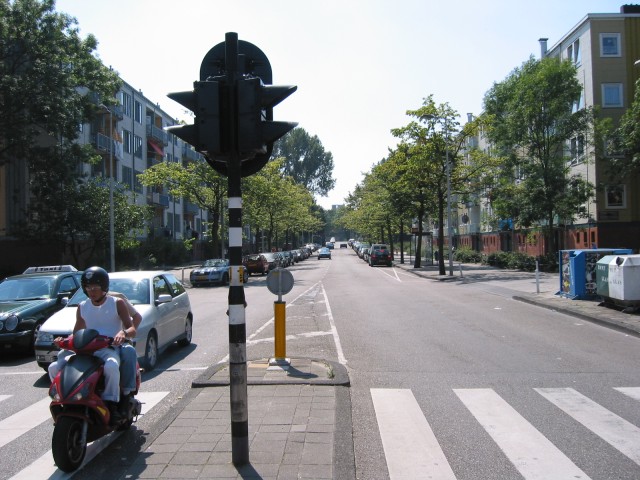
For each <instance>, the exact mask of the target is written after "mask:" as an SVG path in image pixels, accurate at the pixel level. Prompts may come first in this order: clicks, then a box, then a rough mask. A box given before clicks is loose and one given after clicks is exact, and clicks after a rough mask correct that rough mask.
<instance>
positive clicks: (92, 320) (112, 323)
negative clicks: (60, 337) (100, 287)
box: [79, 295, 122, 337]
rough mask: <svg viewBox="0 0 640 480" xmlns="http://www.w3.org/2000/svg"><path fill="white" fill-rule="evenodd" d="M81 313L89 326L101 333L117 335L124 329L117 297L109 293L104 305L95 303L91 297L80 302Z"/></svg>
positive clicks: (109, 335) (111, 335) (110, 335)
mask: <svg viewBox="0 0 640 480" xmlns="http://www.w3.org/2000/svg"><path fill="white" fill-rule="evenodd" d="M79 308H80V315H81V316H82V318H83V319H84V323H85V324H86V326H87V328H93V329H95V330H97V331H98V333H100V334H101V335H106V336H108V337H115V336H116V334H117V333H118V332H119V331H120V330H122V320H120V317H119V316H118V307H117V305H116V299H115V298H114V297H112V296H110V295H107V298H106V300H105V302H104V303H103V304H102V305H97V306H96V305H94V304H93V303H91V300H90V299H87V300H85V301H84V302H81V303H80V307H79Z"/></svg>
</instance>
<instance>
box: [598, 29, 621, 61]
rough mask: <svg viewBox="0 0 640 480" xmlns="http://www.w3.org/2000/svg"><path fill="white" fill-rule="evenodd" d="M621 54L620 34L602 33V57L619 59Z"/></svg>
mask: <svg viewBox="0 0 640 480" xmlns="http://www.w3.org/2000/svg"><path fill="white" fill-rule="evenodd" d="M620 55H621V54H620V34H619V33H601V34H600V56H601V57H619V56H620Z"/></svg>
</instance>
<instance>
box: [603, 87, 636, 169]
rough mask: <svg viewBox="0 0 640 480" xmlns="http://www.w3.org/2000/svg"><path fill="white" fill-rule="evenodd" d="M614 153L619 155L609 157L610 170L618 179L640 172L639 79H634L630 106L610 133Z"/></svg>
mask: <svg viewBox="0 0 640 480" xmlns="http://www.w3.org/2000/svg"><path fill="white" fill-rule="evenodd" d="M612 137H613V139H614V141H613V148H614V149H615V153H622V154H623V155H621V156H620V157H615V156H614V157H610V158H609V159H608V160H609V162H610V164H611V165H610V166H611V168H610V171H611V172H612V173H613V172H615V176H616V177H617V178H618V179H621V178H625V177H628V176H630V175H637V174H639V173H640V79H639V80H636V84H635V93H634V97H633V102H632V103H631V106H630V107H629V108H628V109H627V111H626V112H625V113H624V115H623V116H622V118H621V119H620V124H619V126H618V128H617V130H616V131H615V133H614V135H612Z"/></svg>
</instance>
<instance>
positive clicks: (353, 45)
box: [56, 0, 632, 209]
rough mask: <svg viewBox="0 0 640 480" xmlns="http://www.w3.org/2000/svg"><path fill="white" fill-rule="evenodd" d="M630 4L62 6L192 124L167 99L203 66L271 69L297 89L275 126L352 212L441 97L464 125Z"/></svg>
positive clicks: (116, 0) (413, 0)
mask: <svg viewBox="0 0 640 480" xmlns="http://www.w3.org/2000/svg"><path fill="white" fill-rule="evenodd" d="M625 3H632V2H630V1H627V2H625V1H624V0H616V1H613V0H535V1H530V0H448V1H443V0H225V1H219V0H180V1H175V0H109V1H108V2H95V1H87V0H57V2H56V10H57V11H59V12H64V13H67V14H69V15H70V16H72V17H75V18H76V19H77V21H78V27H79V28H80V35H81V36H83V37H84V36H86V35H87V34H90V33H91V34H93V35H95V36H96V38H97V39H98V42H99V45H98V49H97V51H96V54H97V56H98V57H99V58H100V59H101V60H102V62H103V63H104V64H105V65H106V66H110V67H112V68H113V69H114V70H115V71H117V72H118V73H119V75H120V77H121V78H122V79H123V80H124V81H126V82H127V83H129V84H130V85H132V86H133V87H134V88H136V89H139V90H141V91H142V92H143V94H144V95H145V97H147V98H148V99H150V100H151V101H153V102H154V103H157V104H159V105H160V107H161V108H162V109H163V110H164V111H165V112H167V113H168V114H170V115H171V116H172V117H175V118H176V119H178V120H185V121H186V122H187V123H192V122H193V118H192V117H191V116H190V115H189V112H187V111H185V109H184V107H182V106H181V105H179V104H178V103H176V102H174V101H173V100H170V99H169V98H167V93H169V92H177V91H186V90H191V89H192V88H193V82H194V81H196V80H199V72H200V65H201V63H202V59H203V57H204V56H205V55H206V53H207V52H208V51H209V50H210V49H211V48H213V47H214V46H215V45H217V44H219V43H221V42H224V40H225V34H226V33H227V32H235V33H237V34H238V38H239V39H240V40H245V41H247V42H250V43H253V44H254V45H255V46H257V47H258V48H259V49H260V50H262V51H263V52H264V54H265V55H266V56H267V57H268V59H269V61H270V63H271V68H272V71H273V84H274V85H297V87H298V90H297V91H296V92H295V93H294V94H293V95H291V96H290V97H289V98H287V99H286V100H284V101H283V102H282V103H281V104H279V105H277V106H276V107H275V108H274V119H275V120H283V121H292V122H298V124H299V125H298V126H299V127H302V128H304V129H305V130H306V131H307V132H308V133H309V134H310V135H316V136H317V137H318V139H319V140H320V142H321V143H322V145H323V147H324V149H325V151H328V152H331V154H332V156H333V161H334V170H333V177H334V178H335V179H336V185H335V188H334V189H333V190H332V191H331V192H329V195H328V196H326V197H316V201H317V203H318V204H319V205H321V206H323V207H324V208H327V209H328V208H331V206H332V205H336V204H343V203H345V198H346V197H347V196H348V194H349V193H350V192H353V190H354V188H355V186H356V185H357V184H358V183H360V182H361V181H362V179H363V174H364V173H367V172H369V171H370V170H371V168H372V166H373V165H375V164H376V163H378V162H379V161H380V160H382V159H384V158H386V157H387V155H388V153H389V149H393V148H395V146H396V145H397V139H396V138H395V137H393V135H392V134H391V129H393V128H398V127H402V126H404V125H406V124H407V123H409V121H410V118H409V117H408V116H407V115H406V112H407V110H414V109H417V108H419V107H420V106H421V105H422V102H423V100H424V99H425V98H426V97H428V96H429V95H433V97H434V100H435V102H436V103H437V104H440V103H448V104H449V105H450V106H451V107H452V108H454V109H455V110H456V111H457V112H458V113H459V115H460V122H461V123H464V122H465V121H466V118H467V113H473V114H474V115H478V114H480V113H481V112H482V101H483V97H484V95H485V93H486V92H487V91H488V90H489V89H490V88H491V87H492V86H493V84H494V83H495V82H500V81H502V80H503V79H504V78H506V77H507V76H508V75H509V73H510V72H512V71H513V70H514V69H515V68H517V67H519V66H520V65H522V63H523V62H525V61H526V60H528V59H529V57H530V56H532V55H533V56H535V57H536V58H539V57H540V44H539V42H538V39H540V38H548V39H549V40H548V46H549V48H552V47H553V46H554V45H555V44H556V43H557V42H558V41H559V40H560V39H561V38H562V37H563V36H564V35H565V34H566V33H568V32H569V31H570V30H571V29H573V27H575V26H576V25H577V24H578V23H579V22H580V21H581V20H582V19H583V18H584V17H585V16H586V15H587V13H618V12H619V11H620V6H621V5H623V4H625Z"/></svg>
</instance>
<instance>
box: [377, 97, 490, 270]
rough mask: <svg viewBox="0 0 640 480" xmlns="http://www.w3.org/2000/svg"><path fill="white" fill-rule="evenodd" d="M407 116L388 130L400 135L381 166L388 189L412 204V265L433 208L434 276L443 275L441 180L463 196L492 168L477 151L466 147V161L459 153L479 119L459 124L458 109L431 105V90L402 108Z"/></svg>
mask: <svg viewBox="0 0 640 480" xmlns="http://www.w3.org/2000/svg"><path fill="white" fill-rule="evenodd" d="M407 115H408V116H410V117H412V118H413V120H412V121H411V122H409V124H408V125H406V126H404V127H401V128H396V129H393V130H392V131H391V132H392V133H393V135H394V136H396V137H398V138H400V139H401V143H400V145H399V146H398V148H397V150H396V151H395V152H393V154H392V155H391V156H390V158H389V161H388V162H386V163H385V164H384V168H385V169H387V176H388V179H389V181H391V182H392V183H391V185H392V188H393V190H394V191H395V192H401V193H400V195H401V196H402V197H403V198H406V199H407V200H408V201H409V202H410V204H411V205H412V207H413V208H412V209H411V212H412V213H413V214H414V216H415V217H416V218H417V219H418V230H419V232H418V246H417V248H416V260H415V267H419V266H420V249H421V239H422V231H423V222H424V220H425V219H426V216H427V215H429V214H434V213H435V216H436V219H437V223H438V238H439V242H438V259H439V270H440V275H444V274H445V265H444V242H443V240H444V237H445V233H444V219H445V206H446V204H447V192H448V189H447V182H448V181H450V186H451V189H450V190H451V198H454V199H458V198H463V197H464V196H465V195H468V194H470V193H471V192H474V191H476V189H477V188H478V185H479V184H482V182H483V181H484V178H485V176H486V175H487V174H488V173H489V172H490V171H491V169H492V168H493V162H492V160H491V159H490V158H489V157H488V156H486V155H483V154H482V153H481V152H478V151H471V152H470V155H469V160H468V161H464V160H465V159H464V157H463V155H462V153H463V151H464V150H465V148H467V140H468V139H469V138H470V137H472V136H474V135H476V134H477V132H478V129H479V128H480V126H481V125H482V121H483V120H482V118H476V119H474V120H473V121H471V122H468V123H466V124H465V125H464V127H463V128H461V129H460V128H459V125H460V124H459V123H458V121H457V118H458V116H459V115H458V113H457V112H456V111H455V110H453V109H452V108H451V107H450V106H449V104H447V103H443V104H440V105H436V103H435V101H434V99H433V95H430V96H429V97H427V98H425V99H424V102H423V104H422V106H421V107H420V108H418V109H417V110H409V111H407ZM447 160H448V162H449V165H448V166H447ZM447 167H448V168H447ZM397 194H398V193H396V195H397ZM453 207H455V205H452V208H453ZM452 240H453V239H450V244H449V248H451V247H452V246H453V242H452Z"/></svg>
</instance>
